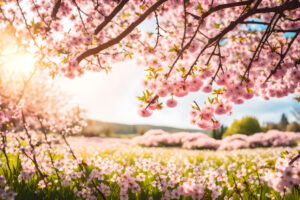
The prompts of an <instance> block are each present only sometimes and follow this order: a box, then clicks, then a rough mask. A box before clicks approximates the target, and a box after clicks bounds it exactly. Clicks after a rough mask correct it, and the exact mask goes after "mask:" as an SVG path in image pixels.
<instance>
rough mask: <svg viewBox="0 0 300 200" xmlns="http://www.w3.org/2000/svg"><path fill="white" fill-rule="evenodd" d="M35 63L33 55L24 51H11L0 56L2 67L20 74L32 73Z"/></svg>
mask: <svg viewBox="0 0 300 200" xmlns="http://www.w3.org/2000/svg"><path fill="white" fill-rule="evenodd" d="M35 63H36V60H35V58H34V56H33V55H32V54H30V53H28V52H24V51H18V52H11V53H8V54H6V55H2V56H1V65H2V67H5V69H6V70H9V71H12V72H14V73H17V74H21V75H28V74H30V73H32V72H33V71H34V69H35Z"/></svg>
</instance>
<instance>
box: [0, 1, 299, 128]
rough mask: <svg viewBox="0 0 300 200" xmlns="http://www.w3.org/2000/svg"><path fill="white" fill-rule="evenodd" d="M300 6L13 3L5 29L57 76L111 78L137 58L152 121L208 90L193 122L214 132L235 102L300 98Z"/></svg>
mask: <svg viewBox="0 0 300 200" xmlns="http://www.w3.org/2000/svg"><path fill="white" fill-rule="evenodd" d="M298 8H299V2H298V1H297V0H291V1H278V0H261V1H256V0H254V1H250V0H242V1H240V0H219V1H213V0H204V1H199V0H189V1H185V0H147V1H142V0H122V1H107V0H98V1H88V0H59V1H54V0H52V1H45V0H41V1H15V0H6V1H4V2H3V3H1V15H0V29H1V30H2V31H3V32H5V33H7V34H8V35H10V36H9V37H8V36H7V38H11V37H14V38H17V41H18V42H17V44H18V45H19V46H22V48H25V49H27V50H28V51H29V52H32V53H33V54H34V55H35V56H36V57H37V58H39V59H40V60H41V61H42V62H41V63H42V65H43V66H44V67H45V68H47V69H48V70H49V71H50V74H51V75H52V76H56V75H58V74H63V75H65V76H67V77H69V78H74V77H76V76H80V75H82V74H83V73H84V72H85V71H88V70H89V71H103V70H104V71H106V72H107V71H110V68H111V66H112V65H113V64H114V63H117V62H122V61H125V60H129V59H134V60H135V61H136V62H137V64H139V65H142V66H145V68H146V69H145V70H146V71H147V75H146V78H145V80H144V82H143V84H144V86H145V89H146V91H147V92H145V93H144V95H143V96H141V97H140V98H139V100H140V102H141V105H140V108H139V113H140V115H142V116H144V117H148V116H150V115H151V114H152V112H153V111H154V110H159V109H162V108H163V107H164V105H163V103H164V102H166V103H165V104H166V106H168V107H172V108H174V107H176V106H177V101H178V98H181V97H184V96H187V95H188V94H189V93H191V92H200V91H201V92H205V93H209V94H211V95H212V96H211V97H210V98H209V99H207V100H206V101H205V103H204V102H203V104H200V103H199V105H200V106H198V105H195V106H194V107H193V110H192V112H191V113H192V114H191V115H192V119H191V122H192V123H193V124H195V125H197V126H199V127H200V128H202V129H212V128H217V127H219V126H220V122H219V121H218V120H217V119H216V117H215V115H223V114H228V115H230V114H231V112H232V106H233V105H234V104H242V103H244V102H246V101H247V100H249V99H251V98H253V97H262V98H264V99H266V100H268V99H270V98H275V97H278V98H279V97H284V96H287V95H289V94H294V93H296V94H299V93H300V86H299V83H300V70H299V67H298V65H299V59H300V58H299V45H300V44H299V39H298V38H297V37H298V35H299V33H300V31H299V25H300V24H299V18H298V16H299V12H300V11H299V9H298ZM145 21H146V22H149V23H150V24H153V26H155V25H156V27H155V28H152V30H148V28H147V29H146V28H145V26H143V25H141V24H142V23H143V22H145ZM139 25H141V26H139ZM253 26H255V27H254V28H253ZM151 27H152V26H150V28H149V29H151ZM5 41H7V40H5ZM165 98H166V99H165Z"/></svg>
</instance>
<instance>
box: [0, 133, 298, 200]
mask: <svg viewBox="0 0 300 200" xmlns="http://www.w3.org/2000/svg"><path fill="white" fill-rule="evenodd" d="M148 135H149V133H148ZM180 135H183V133H182V134H178V137H179V136H180ZM45 136H47V137H45ZM188 137H191V135H190V136H188ZM6 138H7V140H8V141H9V142H7V143H6V146H5V152H1V154H0V155H1V157H0V159H1V162H0V165H1V168H0V198H1V199H91V200H93V199H185V200H190V199H295V200H296V199H299V197H300V192H299V184H300V160H299V150H300V149H299V146H296V147H277V148H275V147H271V148H257V149H237V150H230V151H224V150H218V151H211V150H187V149H179V148H174V147H172V148H160V147H158V148H149V147H141V146H138V145H136V144H134V140H133V141H131V140H124V142H122V139H118V140H115V141H114V140H111V139H107V140H105V139H104V140H103V141H102V142H99V141H97V140H96V141H94V142H90V143H89V142H87V140H85V139H84V138H80V137H65V136H61V135H54V134H42V133H38V132H36V131H29V134H27V133H26V131H24V132H15V133H14V132H8V133H7V134H6ZM3 149H4V148H3ZM297 155H298V156H297Z"/></svg>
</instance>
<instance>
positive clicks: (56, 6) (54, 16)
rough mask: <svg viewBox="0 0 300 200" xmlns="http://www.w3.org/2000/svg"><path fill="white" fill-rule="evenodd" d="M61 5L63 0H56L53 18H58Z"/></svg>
mask: <svg viewBox="0 0 300 200" xmlns="http://www.w3.org/2000/svg"><path fill="white" fill-rule="evenodd" d="M60 5H61V0H56V3H55V5H54V7H53V10H52V13H51V18H52V19H56V15H57V13H58V10H59V7H60Z"/></svg>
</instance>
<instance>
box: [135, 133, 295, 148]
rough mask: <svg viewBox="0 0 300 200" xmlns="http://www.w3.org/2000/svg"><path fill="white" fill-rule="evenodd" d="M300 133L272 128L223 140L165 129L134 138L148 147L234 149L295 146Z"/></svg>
mask: <svg viewBox="0 0 300 200" xmlns="http://www.w3.org/2000/svg"><path fill="white" fill-rule="evenodd" d="M299 139H300V133H294V132H281V131H278V130H270V131H268V132H267V133H256V134H254V135H251V136H247V135H242V134H235V135H232V136H228V137H226V138H224V139H222V140H216V139H214V138H211V137H209V136H208V135H206V134H204V133H201V132H199V133H187V132H179V133H173V134H171V133H167V132H165V131H163V130H149V131H148V132H146V133H145V134H144V135H143V136H138V137H135V138H134V139H133V142H134V143H135V144H139V145H142V146H148V147H158V146H178V147H180V146H181V147H183V148H187V149H220V150H233V149H242V148H256V147H278V146H295V145H297V140H299Z"/></svg>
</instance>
